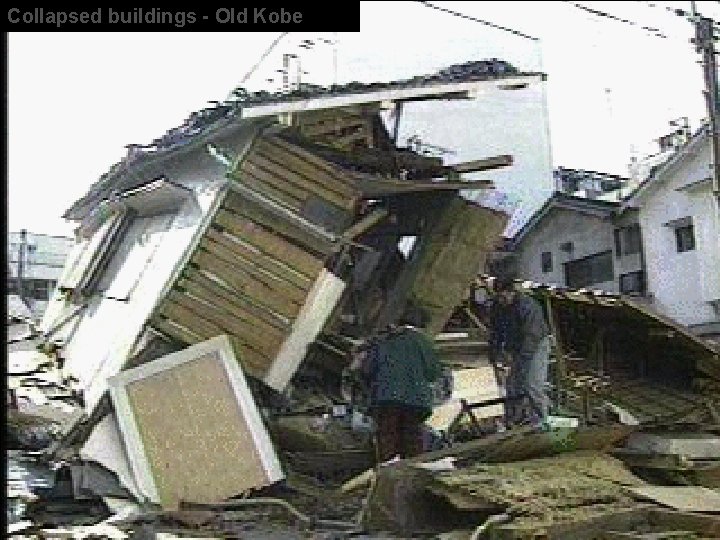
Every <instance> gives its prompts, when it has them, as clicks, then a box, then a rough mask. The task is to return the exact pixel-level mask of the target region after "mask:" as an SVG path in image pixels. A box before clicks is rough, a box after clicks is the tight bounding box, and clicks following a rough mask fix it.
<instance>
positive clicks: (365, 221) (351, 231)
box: [342, 208, 388, 240]
mask: <svg viewBox="0 0 720 540" xmlns="http://www.w3.org/2000/svg"><path fill="white" fill-rule="evenodd" d="M387 216H388V211H387V209H385V208H376V209H375V210H373V211H372V212H370V213H369V214H367V215H366V216H364V217H363V218H362V219H361V220H360V221H358V222H357V223H355V224H353V225H352V226H351V227H350V228H348V229H347V230H346V231H345V232H344V233H342V239H343V240H352V239H353V238H357V237H358V236H360V235H361V234H363V233H365V232H366V231H367V230H368V229H371V228H373V227H374V226H375V225H377V224H378V223H380V222H381V221H382V220H383V219H385V218H386V217H387Z"/></svg>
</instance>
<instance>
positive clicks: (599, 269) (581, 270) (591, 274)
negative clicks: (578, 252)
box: [565, 251, 615, 288]
mask: <svg viewBox="0 0 720 540" xmlns="http://www.w3.org/2000/svg"><path fill="white" fill-rule="evenodd" d="M614 279H615V274H614V270H613V257H612V251H603V252H602V253H596V254H595V255H590V256H589V257H585V258H583V259H578V260H576V261H570V262H567V263H565V283H566V284H567V286H568V287H573V288H578V287H585V286H587V285H592V284H594V283H604V282H606V281H614Z"/></svg>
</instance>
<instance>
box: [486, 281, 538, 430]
mask: <svg viewBox="0 0 720 540" xmlns="http://www.w3.org/2000/svg"><path fill="white" fill-rule="evenodd" d="M494 289H495V292H496V295H497V301H498V308H499V309H498V310H497V311H496V312H495V313H494V317H493V324H492V328H491V339H490V344H491V360H497V355H498V354H501V353H502V352H505V353H507V355H509V356H510V358H511V362H510V375H509V377H508V379H507V383H506V392H507V397H508V404H507V407H506V421H507V423H509V424H513V423H527V422H530V423H532V424H534V425H540V424H541V423H542V422H543V421H544V420H545V419H546V417H547V415H548V413H549V410H550V403H551V402H550V398H549V396H548V393H547V388H546V386H547V380H548V367H549V358H550V330H549V328H548V325H547V323H546V322H545V315H544V313H543V309H542V306H541V305H540V304H539V303H538V302H537V301H536V300H534V299H533V298H531V297H530V296H528V295H526V294H523V293H521V292H519V291H517V290H516V289H515V281H514V280H513V279H511V278H510V277H502V278H498V279H496V280H495V284H494ZM522 398H527V399H528V400H529V402H530V411H527V409H526V408H525V407H523V406H521V405H520V406H519V405H518V404H519V403H520V402H521V400H522ZM528 412H529V414H528Z"/></svg>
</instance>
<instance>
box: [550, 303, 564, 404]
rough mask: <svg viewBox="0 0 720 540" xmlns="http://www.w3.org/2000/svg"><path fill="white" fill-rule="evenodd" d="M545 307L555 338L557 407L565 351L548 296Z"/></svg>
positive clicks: (559, 398) (561, 397)
mask: <svg viewBox="0 0 720 540" xmlns="http://www.w3.org/2000/svg"><path fill="white" fill-rule="evenodd" d="M545 306H546V308H547V316H548V323H549V324H550V331H551V332H552V335H553V336H554V337H555V379H556V380H555V405H556V406H558V405H560V404H561V403H563V402H564V396H563V391H564V389H565V382H566V379H567V365H566V363H565V358H566V357H565V349H564V347H563V341H562V336H561V335H560V330H559V328H558V326H557V321H556V319H555V311H554V309H553V305H552V300H551V299H550V295H549V294H548V295H547V296H546V297H545Z"/></svg>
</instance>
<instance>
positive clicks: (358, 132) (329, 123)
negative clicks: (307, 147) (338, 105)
mask: <svg viewBox="0 0 720 540" xmlns="http://www.w3.org/2000/svg"><path fill="white" fill-rule="evenodd" d="M372 123H373V113H367V112H365V113H362V112H358V113H356V114H354V113H350V112H345V111H339V110H337V109H334V110H333V111H332V113H331V114H316V113H307V114H306V115H304V116H301V117H300V121H299V127H300V133H301V134H302V135H303V136H304V137H307V138H308V139H310V140H313V141H317V142H322V143H325V144H330V145H332V146H335V147H336V148H340V149H343V150H350V149H352V148H353V147H354V146H355V144H356V143H360V144H361V145H362V146H364V147H366V148H372V147H373V146H374V136H373V124H372Z"/></svg>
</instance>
